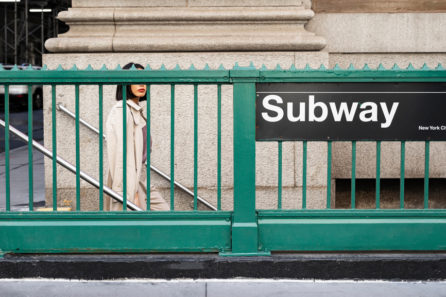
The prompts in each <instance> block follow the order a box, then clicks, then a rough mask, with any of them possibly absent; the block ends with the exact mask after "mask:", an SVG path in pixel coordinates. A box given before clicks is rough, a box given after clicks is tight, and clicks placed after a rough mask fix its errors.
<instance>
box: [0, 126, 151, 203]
mask: <svg viewBox="0 0 446 297" xmlns="http://www.w3.org/2000/svg"><path fill="white" fill-rule="evenodd" d="M0 125H1V126H3V127H5V122H4V121H3V120H0ZM9 131H10V132H12V133H14V134H15V135H17V136H18V137H19V138H20V139H22V140H24V141H25V142H26V143H28V142H29V141H30V140H29V138H28V135H26V134H24V133H22V132H20V131H19V130H18V129H16V128H15V127H14V126H11V124H9ZM32 146H33V147H34V148H35V149H36V150H38V151H39V152H41V153H42V154H44V155H45V156H46V157H48V158H51V159H53V158H54V156H53V153H52V152H51V151H50V150H48V149H47V148H46V147H44V146H43V145H41V144H40V143H38V142H37V141H35V140H34V139H32ZM56 161H57V163H59V164H60V165H61V166H62V167H64V168H66V169H68V170H69V171H70V172H72V173H76V166H74V165H73V164H71V163H69V162H68V161H67V160H65V159H63V158H62V157H60V156H57V155H56ZM80 177H81V179H83V180H85V181H86V182H88V183H89V184H90V185H92V186H94V187H96V188H97V189H99V188H100V186H99V181H97V180H95V179H94V178H93V177H91V176H90V175H88V174H86V173H85V172H83V171H80ZM103 191H104V193H106V194H107V195H109V196H110V197H111V198H112V199H114V200H116V201H118V202H120V203H123V201H124V199H123V198H122V196H121V195H119V194H118V193H116V192H115V191H113V190H112V189H110V188H109V187H107V186H103ZM127 207H128V208H130V209H131V210H137V211H142V209H141V208H139V207H138V206H137V205H135V204H133V203H132V202H131V201H128V200H127Z"/></svg>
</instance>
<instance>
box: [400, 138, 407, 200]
mask: <svg viewBox="0 0 446 297" xmlns="http://www.w3.org/2000/svg"><path fill="white" fill-rule="evenodd" d="M405 155H406V142H405V141H401V165H400V170H401V173H400V208H401V209H402V208H404V171H405V170H404V169H405V164H404V161H405V159H406V158H405Z"/></svg>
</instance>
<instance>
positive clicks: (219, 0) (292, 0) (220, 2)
mask: <svg viewBox="0 0 446 297" xmlns="http://www.w3.org/2000/svg"><path fill="white" fill-rule="evenodd" d="M303 2H307V3H308V1H301V0H243V1H240V0H189V1H188V5H189V6H301V5H302V3H303Z"/></svg>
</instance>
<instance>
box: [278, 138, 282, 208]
mask: <svg viewBox="0 0 446 297" xmlns="http://www.w3.org/2000/svg"><path fill="white" fill-rule="evenodd" d="M277 145H278V150H279V153H278V158H279V160H278V166H277V167H278V168H277V170H278V172H277V177H278V185H277V209H282V141H278V142H277Z"/></svg>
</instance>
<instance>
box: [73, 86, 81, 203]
mask: <svg viewBox="0 0 446 297" xmlns="http://www.w3.org/2000/svg"><path fill="white" fill-rule="evenodd" d="M74 90H75V105H76V107H75V109H76V211H80V210H81V159H80V129H79V111H80V110H79V84H76V85H75V88H74Z"/></svg>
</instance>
